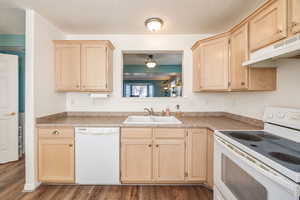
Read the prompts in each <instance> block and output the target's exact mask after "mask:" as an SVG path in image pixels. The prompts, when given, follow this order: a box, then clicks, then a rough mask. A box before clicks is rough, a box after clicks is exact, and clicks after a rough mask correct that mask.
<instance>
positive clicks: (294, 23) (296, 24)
mask: <svg viewBox="0 0 300 200" xmlns="http://www.w3.org/2000/svg"><path fill="white" fill-rule="evenodd" d="M298 24H299V23H297V22H292V23H291V27H292V28H293V27H295V26H298Z"/></svg>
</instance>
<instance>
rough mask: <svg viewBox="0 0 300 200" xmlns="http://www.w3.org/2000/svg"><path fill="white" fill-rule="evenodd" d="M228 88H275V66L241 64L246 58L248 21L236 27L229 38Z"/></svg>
mask: <svg viewBox="0 0 300 200" xmlns="http://www.w3.org/2000/svg"><path fill="white" fill-rule="evenodd" d="M230 41H231V42H230V54H231V56H230V84H229V85H230V88H229V89H230V90H231V91H243V90H247V91H269V90H275V89H276V68H253V67H245V66H242V63H243V62H244V61H246V60H247V59H248V56H249V52H248V23H246V24H243V25H241V26H239V27H236V28H235V29H234V30H233V32H232V33H231V38H230Z"/></svg>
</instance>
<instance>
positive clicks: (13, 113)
mask: <svg viewBox="0 0 300 200" xmlns="http://www.w3.org/2000/svg"><path fill="white" fill-rule="evenodd" d="M16 114H17V113H15V112H11V113H8V114H6V116H14V115H16Z"/></svg>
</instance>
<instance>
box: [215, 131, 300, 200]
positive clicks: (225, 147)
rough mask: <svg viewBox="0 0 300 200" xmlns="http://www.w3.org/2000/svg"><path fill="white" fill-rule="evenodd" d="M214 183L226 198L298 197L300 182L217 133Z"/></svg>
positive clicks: (277, 199) (268, 199)
mask: <svg viewBox="0 0 300 200" xmlns="http://www.w3.org/2000/svg"><path fill="white" fill-rule="evenodd" d="M214 162H215V165H214V183H215V187H216V188H217V189H218V190H219V192H220V193H221V195H222V197H223V198H224V199H225V200H254V199H255V200H283V199H284V200H299V185H298V184H296V183H295V182H293V181H291V180H290V179H288V178H286V177H284V176H283V175H281V174H279V173H278V172H276V171H274V170H273V169H271V168H270V167H268V166H266V165H264V164H263V163H261V162H260V161H258V160H256V159H254V158H253V157H251V156H249V155H248V154H246V153H244V152H243V151H241V150H239V149H238V148H236V147H235V146H233V145H231V144H230V143H228V142H226V141H224V140H223V139H221V138H219V137H217V136H216V137H215V154H214Z"/></svg>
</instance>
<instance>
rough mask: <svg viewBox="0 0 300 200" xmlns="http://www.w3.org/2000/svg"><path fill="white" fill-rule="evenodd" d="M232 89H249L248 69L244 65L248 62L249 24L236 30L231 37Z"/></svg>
mask: <svg viewBox="0 0 300 200" xmlns="http://www.w3.org/2000/svg"><path fill="white" fill-rule="evenodd" d="M230 41H231V42H230V52H231V54H232V56H230V87H231V90H246V89H247V88H248V67H244V66H242V63H243V62H244V61H246V60H248V55H249V53H248V24H244V25H243V26H242V27H239V28H238V29H236V30H235V31H234V32H233V33H232V34H231V37H230Z"/></svg>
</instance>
